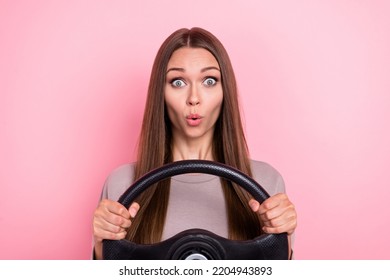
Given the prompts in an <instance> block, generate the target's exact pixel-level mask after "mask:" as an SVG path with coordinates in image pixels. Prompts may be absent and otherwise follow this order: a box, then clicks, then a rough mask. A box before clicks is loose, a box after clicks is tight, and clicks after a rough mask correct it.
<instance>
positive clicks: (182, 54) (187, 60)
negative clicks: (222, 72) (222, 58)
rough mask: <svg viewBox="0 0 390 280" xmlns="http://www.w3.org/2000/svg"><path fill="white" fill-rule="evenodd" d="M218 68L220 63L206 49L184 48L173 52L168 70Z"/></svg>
mask: <svg viewBox="0 0 390 280" xmlns="http://www.w3.org/2000/svg"><path fill="white" fill-rule="evenodd" d="M209 66H215V67H218V66H219V65H218V61H217V60H216V59H215V57H214V56H213V55H212V54H211V52H209V51H208V50H206V49H203V48H190V47H182V48H180V49H177V50H176V51H174V52H173V54H172V56H171V58H170V59H169V62H168V68H170V67H180V68H189V67H209ZM218 68H219V67H218Z"/></svg>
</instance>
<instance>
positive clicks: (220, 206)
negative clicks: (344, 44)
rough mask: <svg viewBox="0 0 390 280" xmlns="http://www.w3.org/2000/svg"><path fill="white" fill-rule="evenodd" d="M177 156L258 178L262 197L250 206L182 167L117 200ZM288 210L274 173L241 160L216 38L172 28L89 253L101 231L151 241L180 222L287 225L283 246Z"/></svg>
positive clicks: (239, 133)
mask: <svg viewBox="0 0 390 280" xmlns="http://www.w3.org/2000/svg"><path fill="white" fill-rule="evenodd" d="M185 159H205V160H213V161H218V162H222V163H225V164H227V165H230V166H232V167H234V168H237V169H239V170H241V171H243V172H244V173H246V174H248V175H249V176H251V177H253V178H254V179H255V180H257V181H258V182H259V183H260V185H262V186H263V187H264V188H265V189H266V190H267V192H268V193H269V194H270V195H271V197H270V198H269V199H267V200H266V201H265V202H264V203H262V204H261V205H259V203H258V202H257V201H255V200H253V199H251V197H250V196H249V195H248V193H246V192H245V191H244V190H242V189H241V188H240V187H239V186H235V185H233V186H231V185H232V184H231V183H230V182H227V181H226V180H223V179H220V178H216V177H214V176H211V175H206V174H184V175H180V176H175V177H173V178H171V179H170V180H166V181H163V182H160V183H158V184H157V186H155V187H152V188H149V189H147V191H145V192H144V193H143V194H142V195H141V196H140V197H139V199H137V202H135V203H133V204H132V205H131V206H130V208H129V209H126V208H125V207H124V206H122V205H121V204H119V203H118V202H117V200H118V198H119V196H120V195H121V194H122V193H123V192H124V191H125V190H126V189H127V188H128V187H129V186H130V185H131V184H132V182H133V181H134V180H135V179H137V178H139V177H141V176H142V175H143V174H145V173H147V172H148V171H150V170H152V169H154V168H157V167H160V166H162V165H164V164H166V163H169V162H173V161H178V160H185ZM296 217H297V215H296V211H295V208H294V205H293V204H292V203H291V202H290V201H289V199H288V197H287V196H286V194H284V183H283V180H282V178H281V176H280V175H279V173H278V172H277V171H276V170H275V169H273V168H272V167H271V166H269V165H268V164H266V163H263V162H258V161H254V160H250V159H249V155H248V148H247V144H246V140H245V136H244V132H243V128H242V124H241V118H240V111H239V106H238V97H237V88H236V80H235V77H234V72H233V68H232V65H231V62H230V59H229V57H228V54H227V52H226V50H225V49H224V47H223V45H222V44H221V43H220V42H219V40H218V39H217V38H216V37H215V36H214V35H212V34H211V33H210V32H208V31H206V30H203V29H201V28H192V29H190V30H188V29H180V30H177V31H176V32H174V33H173V34H172V35H170V36H169V37H168V38H167V39H166V40H165V42H164V43H163V44H162V46H161V47H160V49H159V51H158V53H157V56H156V58H155V61H154V65H153V68H152V73H151V78H150V83H149V88H148V96H147V101H146V106H145V112H144V119H143V124H142V129H141V135H140V140H139V147H138V158H137V162H136V163H134V164H127V165H124V166H121V167H119V168H118V169H116V170H114V171H113V172H112V174H111V175H110V176H109V177H108V178H107V181H106V183H105V186H104V188H103V192H102V199H101V201H100V203H99V206H98V207H97V209H96V210H95V213H94V220H93V228H94V241H95V247H94V253H95V258H97V259H101V258H102V240H103V239H112V240H118V239H123V238H128V239H130V240H133V241H134V242H137V243H143V244H150V243H155V242H159V241H161V240H165V239H167V238H169V237H171V236H172V235H173V234H175V233H178V232H180V231H182V230H185V229H188V228H203V229H207V230H210V231H212V232H214V233H216V234H218V235H221V236H225V237H228V238H230V239H242V240H244V239H250V238H253V237H255V236H258V235H259V234H260V233H261V232H266V233H281V232H287V233H288V236H289V243H290V244H291V241H290V239H291V234H292V233H293V232H294V230H295V227H296V224H297V218H296ZM145 221H146V222H145ZM290 252H291V250H290Z"/></svg>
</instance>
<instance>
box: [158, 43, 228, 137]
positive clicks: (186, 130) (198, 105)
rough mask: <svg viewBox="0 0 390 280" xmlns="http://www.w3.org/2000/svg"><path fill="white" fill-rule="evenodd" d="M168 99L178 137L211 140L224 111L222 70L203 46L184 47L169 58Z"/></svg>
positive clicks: (166, 98)
mask: <svg viewBox="0 0 390 280" xmlns="http://www.w3.org/2000/svg"><path fill="white" fill-rule="evenodd" d="M164 94H165V102H166V106H167V110H168V116H169V119H170V120H171V123H172V130H173V134H174V137H183V138H184V139H183V140H192V139H200V140H203V139H204V140H205V141H207V140H211V139H212V137H213V131H214V127H215V123H216V121H217V119H218V116H219V114H220V111H221V106H222V100H223V91H222V85H221V72H220V68H219V65H218V62H217V60H216V59H215V58H214V56H213V55H212V54H211V53H210V52H209V51H207V50H206V49H203V48H188V47H183V48H180V49H178V50H176V51H175V52H174V53H173V54H172V57H171V58H170V60H169V62H168V67H167V72H166V83H165V93H164Z"/></svg>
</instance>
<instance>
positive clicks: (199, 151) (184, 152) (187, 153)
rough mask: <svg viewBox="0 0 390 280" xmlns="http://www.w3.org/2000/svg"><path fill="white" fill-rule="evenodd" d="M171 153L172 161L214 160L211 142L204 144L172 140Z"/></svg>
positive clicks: (195, 141) (201, 142)
mask: <svg viewBox="0 0 390 280" xmlns="http://www.w3.org/2000/svg"><path fill="white" fill-rule="evenodd" d="M172 153H173V161H179V160H187V159H203V160H214V157H213V145H212V141H208V142H206V143H205V142H204V141H197V140H190V141H186V140H184V139H174V140H173V147H172Z"/></svg>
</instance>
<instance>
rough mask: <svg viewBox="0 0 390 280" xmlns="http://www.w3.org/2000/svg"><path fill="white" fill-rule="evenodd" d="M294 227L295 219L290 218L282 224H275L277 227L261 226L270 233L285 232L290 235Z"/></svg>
mask: <svg viewBox="0 0 390 280" xmlns="http://www.w3.org/2000/svg"><path fill="white" fill-rule="evenodd" d="M295 228H296V221H295V220H291V221H289V222H287V223H284V224H283V225H281V226H277V227H268V226H264V227H263V228H262V230H263V231H264V232H265V233H270V234H278V233H283V232H286V233H287V234H289V235H291V234H292V233H294V230H295Z"/></svg>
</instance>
